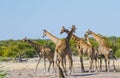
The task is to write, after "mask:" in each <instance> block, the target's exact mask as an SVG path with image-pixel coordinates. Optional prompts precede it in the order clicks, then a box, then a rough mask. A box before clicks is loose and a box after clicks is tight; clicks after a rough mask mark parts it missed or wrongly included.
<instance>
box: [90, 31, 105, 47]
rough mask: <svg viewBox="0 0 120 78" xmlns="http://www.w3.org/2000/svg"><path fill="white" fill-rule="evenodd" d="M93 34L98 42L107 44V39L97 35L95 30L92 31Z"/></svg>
mask: <svg viewBox="0 0 120 78" xmlns="http://www.w3.org/2000/svg"><path fill="white" fill-rule="evenodd" d="M91 35H92V36H93V37H94V38H95V40H96V41H97V42H98V44H100V45H103V44H105V40H104V39H103V38H101V37H100V36H99V35H97V34H96V33H94V32H91Z"/></svg>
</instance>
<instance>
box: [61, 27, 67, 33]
mask: <svg viewBox="0 0 120 78" xmlns="http://www.w3.org/2000/svg"><path fill="white" fill-rule="evenodd" d="M65 31H66V29H65V27H64V26H62V29H61V31H60V34H62V33H64V32H65Z"/></svg>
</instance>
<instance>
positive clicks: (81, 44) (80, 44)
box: [60, 26, 97, 72]
mask: <svg viewBox="0 0 120 78" xmlns="http://www.w3.org/2000/svg"><path fill="white" fill-rule="evenodd" d="M63 32H66V33H67V34H68V33H69V32H70V31H69V30H68V29H66V28H65V27H64V26H63V27H62V29H61V32H60V33H61V34H62V33H63ZM71 39H72V40H73V41H74V42H75V43H76V44H77V50H78V52H79V54H80V62H81V72H84V71H85V70H84V65H83V53H86V54H87V55H88V57H89V60H90V68H89V72H91V69H92V63H93V60H94V59H95V51H94V49H93V47H92V46H91V45H89V44H88V43H86V42H85V40H84V39H83V38H79V37H77V36H76V35H74V34H72V37H71ZM96 69H97V68H96Z"/></svg>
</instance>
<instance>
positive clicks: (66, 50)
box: [22, 25, 116, 78]
mask: <svg viewBox="0 0 120 78" xmlns="http://www.w3.org/2000/svg"><path fill="white" fill-rule="evenodd" d="M75 30H76V27H75V25H72V28H71V30H68V29H66V28H65V27H64V26H63V27H62V29H61V31H60V34H63V33H67V37H65V38H64V39H60V38H57V37H56V36H54V35H53V34H51V33H50V32H48V31H47V30H45V29H44V30H43V38H44V37H45V36H48V37H49V38H50V39H51V40H52V41H53V43H54V44H55V51H53V50H51V48H49V47H46V46H43V45H39V44H37V43H35V42H33V41H32V40H29V39H27V38H24V39H23V40H22V41H25V42H28V43H29V44H30V45H31V46H32V47H33V48H34V49H35V50H36V52H37V53H38V55H39V60H38V63H37V65H36V69H35V72H36V70H37V67H38V64H39V62H40V60H41V58H43V59H44V68H45V72H46V59H47V60H48V61H49V62H50V63H49V67H48V72H49V70H50V67H51V64H53V70H54V71H53V72H54V73H55V76H58V77H61V78H65V76H67V75H68V74H69V75H71V73H72V70H73V59H72V51H71V49H70V43H69V42H70V39H72V40H73V41H74V42H75V43H76V49H77V52H78V53H79V55H80V64H81V72H85V67H84V63H83V62H84V60H83V54H87V56H88V58H89V62H90V67H89V72H91V71H92V67H93V63H95V70H96V72H99V71H101V70H102V60H101V58H100V65H99V66H98V65H97V61H98V56H99V55H104V57H105V66H106V71H107V72H109V71H110V59H111V58H113V59H114V60H113V68H114V71H116V68H115V56H114V53H113V50H112V49H111V48H110V47H109V46H107V44H106V41H105V40H104V39H103V38H102V37H100V36H99V35H97V34H96V33H94V32H93V31H91V30H88V31H86V32H85V35H84V38H80V37H78V36H76V35H75V34H73V33H75ZM89 35H91V36H93V38H94V39H95V40H96V41H97V42H98V44H99V47H98V49H95V48H94V47H93V45H92V43H91V42H90V38H89ZM67 61H68V63H69V66H68V67H69V72H67V70H66V62H67ZM98 67H99V68H98ZM56 73H57V74H56Z"/></svg>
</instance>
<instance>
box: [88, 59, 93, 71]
mask: <svg viewBox="0 0 120 78" xmlns="http://www.w3.org/2000/svg"><path fill="white" fill-rule="evenodd" d="M92 64H93V60H92V58H90V69H89V72H91V71H92Z"/></svg>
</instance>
